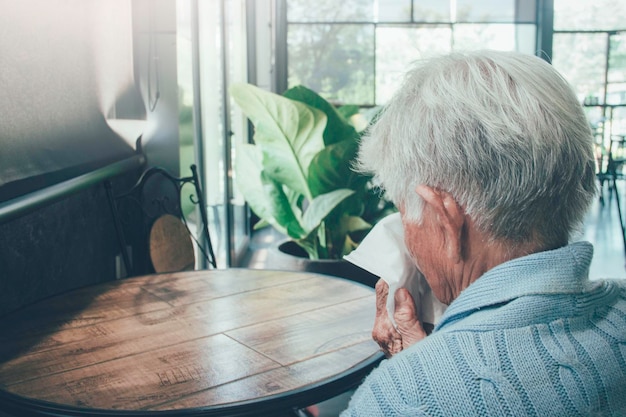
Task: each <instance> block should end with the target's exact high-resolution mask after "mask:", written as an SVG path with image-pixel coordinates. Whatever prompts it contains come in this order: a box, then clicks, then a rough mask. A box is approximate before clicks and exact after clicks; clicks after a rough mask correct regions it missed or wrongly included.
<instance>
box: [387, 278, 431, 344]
mask: <svg viewBox="0 0 626 417" xmlns="http://www.w3.org/2000/svg"><path fill="white" fill-rule="evenodd" d="M395 302H396V309H395V311H394V314H393V318H394V320H395V322H396V326H397V330H398V333H400V336H401V337H402V348H403V349H406V348H407V347H409V346H411V345H413V344H415V343H417V342H419V341H420V340H422V339H423V338H425V337H426V332H425V331H424V328H423V327H422V323H421V322H420V321H419V317H418V316H417V312H416V308H415V303H414V302H413V297H411V294H409V292H408V291H407V290H406V289H405V288H400V289H399V290H398V291H396V293H395Z"/></svg>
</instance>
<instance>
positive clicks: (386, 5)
mask: <svg viewBox="0 0 626 417" xmlns="http://www.w3.org/2000/svg"><path fill="white" fill-rule="evenodd" d="M375 18H376V21H377V22H410V21H411V0H378V1H376V10H375Z"/></svg>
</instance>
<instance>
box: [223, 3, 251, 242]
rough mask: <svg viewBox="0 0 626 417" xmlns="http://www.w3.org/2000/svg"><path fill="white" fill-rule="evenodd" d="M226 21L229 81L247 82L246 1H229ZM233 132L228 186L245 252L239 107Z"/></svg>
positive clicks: (243, 127)
mask: <svg viewBox="0 0 626 417" xmlns="http://www.w3.org/2000/svg"><path fill="white" fill-rule="evenodd" d="M226 19H227V26H226V28H227V31H228V40H229V51H228V70H229V73H228V82H229V83H234V82H247V81H248V65H247V64H248V62H247V59H246V49H247V45H246V26H245V24H246V10H245V0H227V1H226ZM230 130H231V132H232V133H233V134H232V135H231V149H230V155H231V161H230V167H229V168H228V170H227V175H228V187H229V189H230V190H231V193H232V195H231V199H230V205H231V209H232V214H233V218H232V219H231V220H232V228H231V231H230V233H232V240H231V241H232V242H233V244H234V248H233V249H234V251H235V253H239V252H240V251H242V250H244V249H245V245H246V244H247V242H248V235H249V227H248V221H247V209H246V204H245V200H244V198H243V195H242V194H241V193H240V192H239V190H238V189H237V187H235V185H234V178H233V172H234V169H233V168H232V167H233V166H234V164H235V159H236V158H237V155H236V152H235V146H236V142H247V141H248V120H247V118H246V117H245V115H244V114H243V112H242V111H241V109H240V108H239V106H234V105H232V104H231V105H230Z"/></svg>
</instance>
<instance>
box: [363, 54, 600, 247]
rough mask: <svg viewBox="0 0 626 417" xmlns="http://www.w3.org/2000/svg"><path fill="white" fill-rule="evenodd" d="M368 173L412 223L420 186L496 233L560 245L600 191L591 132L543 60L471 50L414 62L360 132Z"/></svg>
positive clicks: (415, 218) (562, 82) (418, 205)
mask: <svg viewBox="0 0 626 417" xmlns="http://www.w3.org/2000/svg"><path fill="white" fill-rule="evenodd" d="M357 169H359V170H360V171H364V172H369V173H373V174H374V175H375V180H376V181H377V183H378V184H379V185H380V186H381V188H382V189H383V190H384V191H385V192H386V194H387V196H388V197H389V198H390V199H391V200H392V201H393V202H394V203H395V204H396V205H397V206H398V207H400V206H403V207H404V211H405V216H406V217H407V218H408V219H409V220H413V221H419V220H420V219H421V212H422V204H423V202H422V201H421V199H420V197H419V196H418V195H417V194H416V193H415V188H416V186H417V185H419V184H425V185H428V186H431V187H434V188H437V189H440V190H443V191H447V192H449V193H450V194H452V195H453V196H454V198H455V199H456V200H457V202H458V203H459V205H461V207H463V208H464V209H465V212H466V214H467V215H468V216H470V218H472V220H473V221H474V222H475V223H476V225H477V227H478V228H479V230H481V231H483V232H485V233H487V234H488V235H489V236H491V238H492V239H493V240H508V241H512V242H519V243H521V242H531V243H532V242H535V243H541V244H543V245H544V247H546V248H556V247H560V246H563V245H565V244H566V243H567V242H568V240H569V239H570V238H571V236H572V233H573V232H574V231H575V230H577V229H578V227H579V226H580V225H581V223H582V221H583V219H584V216H585V214H586V211H587V210H588V208H589V205H590V203H591V201H592V199H593V197H594V195H595V194H596V185H595V164H594V156H593V141H592V135H591V130H590V127H589V123H588V121H587V118H586V116H585V114H584V112H583V109H582V107H581V105H580V103H579V102H578V100H577V98H576V96H575V94H574V92H573V91H572V89H571V87H570V86H569V84H568V83H567V81H565V79H563V77H561V76H560V75H559V73H558V72H557V71H556V70H555V69H554V68H553V67H552V66H551V65H550V64H548V63H547V62H545V61H543V60H542V59H540V58H537V57H535V56H532V55H525V54H520V53H515V52H500V51H474V52H466V53H453V54H451V55H446V56H441V57H436V58H432V59H429V60H424V61H420V62H418V63H417V65H416V67H414V68H413V69H411V70H410V71H409V72H408V73H407V75H406V77H405V79H404V83H403V84H402V86H401V88H400V89H399V90H398V91H397V92H396V93H395V95H394V96H393V98H392V99H391V101H390V102H389V103H388V105H387V106H386V107H385V109H384V110H383V112H382V114H381V115H380V118H379V119H378V120H377V122H376V123H375V124H374V125H373V126H372V127H371V128H370V130H369V131H368V132H367V134H366V136H364V137H363V139H362V142H361V145H360V150H359V158H358V163H357Z"/></svg>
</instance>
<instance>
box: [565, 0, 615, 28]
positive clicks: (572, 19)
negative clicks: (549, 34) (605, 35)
mask: <svg viewBox="0 0 626 417" xmlns="http://www.w3.org/2000/svg"><path fill="white" fill-rule="evenodd" d="M624 22H626V7H625V6H624V1H623V0H621V1H616V0H594V1H589V0H575V1H574V0H554V29H555V30H592V29H598V30H611V29H624Z"/></svg>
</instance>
